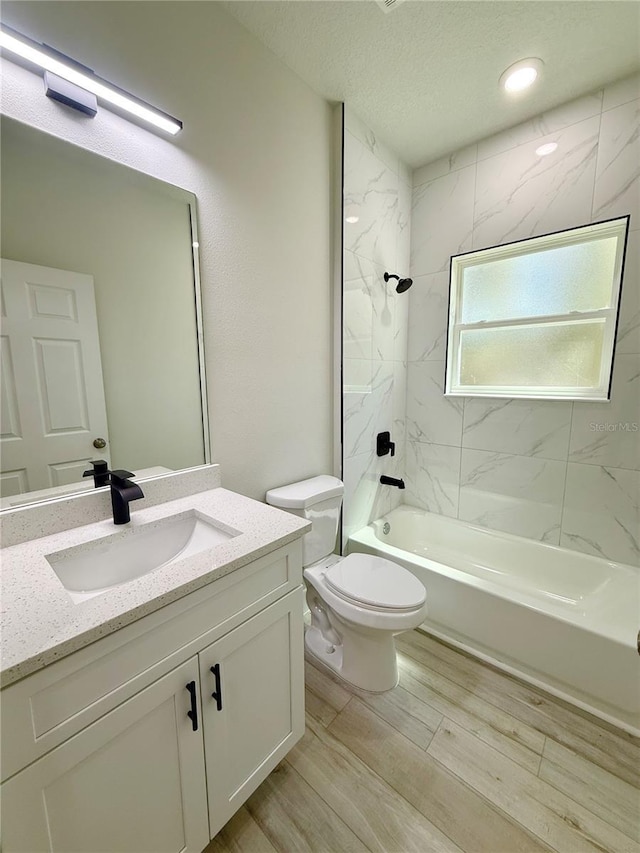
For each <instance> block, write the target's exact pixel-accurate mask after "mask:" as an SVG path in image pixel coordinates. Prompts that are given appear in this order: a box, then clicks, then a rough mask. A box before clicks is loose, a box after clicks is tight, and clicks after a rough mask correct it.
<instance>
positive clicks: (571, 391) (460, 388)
mask: <svg viewBox="0 0 640 853" xmlns="http://www.w3.org/2000/svg"><path fill="white" fill-rule="evenodd" d="M628 229H629V217H628V216H625V217H621V218H619V219H612V220H608V221H606V222H597V223H594V224H591V225H585V226H583V227H580V228H572V229H570V230H567V231H561V232H556V233H553V234H545V235H543V236H541V237H533V238H530V239H528V240H520V241H518V242H516V243H509V244H507V245H504V246H495V247H493V248H490V249H482V250H480V251H476V252H468V253H466V254H464V255H454V256H453V257H452V258H451V282H450V289H449V328H448V336H447V367H446V383H445V393H446V394H448V395H452V396H464V397H472V396H482V397H526V398H531V399H556V400H558V399H559V400H607V399H609V394H610V385H611V372H612V368H613V349H614V341H615V335H616V326H617V321H618V306H619V303H620V288H621V285H622V270H623V266H624V252H625V246H626V239H627V232H628Z"/></svg>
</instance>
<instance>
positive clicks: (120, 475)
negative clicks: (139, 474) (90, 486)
mask: <svg viewBox="0 0 640 853" xmlns="http://www.w3.org/2000/svg"><path fill="white" fill-rule="evenodd" d="M129 477H135V474H134V473H133V472H132V471H124V470H123V469H118V470H117V471H111V482H112V483H113V484H114V485H116V486H123V485H124V483H125V480H128V479H129Z"/></svg>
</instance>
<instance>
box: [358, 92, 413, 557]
mask: <svg viewBox="0 0 640 853" xmlns="http://www.w3.org/2000/svg"><path fill="white" fill-rule="evenodd" d="M410 214H411V171H410V170H409V169H408V167H406V166H405V165H404V163H402V162H401V161H400V160H399V158H398V157H397V156H396V155H395V154H394V153H393V152H392V151H391V150H390V149H389V148H387V147H386V146H384V145H382V144H380V142H379V141H378V140H377V139H376V137H375V135H374V134H373V133H372V132H371V131H370V130H369V129H368V128H366V127H365V126H364V125H363V124H362V123H361V122H360V121H359V120H358V119H357V118H356V116H354V115H353V113H352V112H351V110H350V109H349V108H348V107H345V133H344V217H345V221H344V224H343V228H344V241H343V245H344V253H343V291H344V292H343V478H344V483H345V500H344V515H343V541H344V542H346V541H347V539H348V538H349V535H350V533H352V532H354V531H355V530H358V529H360V528H361V527H363V526H364V525H365V524H368V523H369V521H371V520H372V519H373V518H377V517H378V516H379V515H382V514H383V513H385V512H389V511H390V510H391V509H393V508H394V507H396V506H398V504H399V503H400V502H401V495H402V493H401V492H400V491H398V489H396V488H394V487H392V486H381V485H380V483H379V478H380V475H381V474H386V475H388V476H392V477H402V476H403V475H404V468H405V458H404V447H405V440H404V424H405V403H406V375H407V363H406V358H407V320H408V306H409V299H408V298H409V293H405V294H398V293H396V288H395V285H396V282H395V281H394V280H391V281H389V282H385V281H384V273H385V272H389V273H394V274H397V275H399V276H401V277H404V276H407V275H408V274H409V250H410V247H409V239H410V235H409V230H410V229H409V219H410ZM354 220H355V221H354ZM386 430H389V431H390V432H391V439H392V441H394V442H395V445H396V452H395V456H393V457H392V456H390V455H388V456H383V457H378V456H376V452H375V448H376V435H377V434H378V433H379V432H384V431H386Z"/></svg>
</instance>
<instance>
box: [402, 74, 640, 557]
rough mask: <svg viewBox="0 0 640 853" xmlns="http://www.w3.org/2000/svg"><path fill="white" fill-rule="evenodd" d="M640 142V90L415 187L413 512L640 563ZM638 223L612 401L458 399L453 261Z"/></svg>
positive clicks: (564, 116)
mask: <svg viewBox="0 0 640 853" xmlns="http://www.w3.org/2000/svg"><path fill="white" fill-rule="evenodd" d="M639 139H640V80H639V78H637V77H636V78H632V79H630V80H624V81H621V82H620V83H618V84H614V85H612V86H608V87H606V88H605V89H604V90H602V91H599V92H596V93H594V94H593V95H588V96H586V97H583V98H579V99H578V100H575V101H572V102H571V103H568V104H566V105H564V106H561V107H558V108H556V109H554V110H552V111H551V112H548V113H545V114H543V115H541V116H538V117H537V118H535V119H533V120H531V121H529V122H526V123H524V124H521V125H519V126H517V127H514V128H511V129H509V130H507V131H504V132H502V133H499V134H497V135H496V136H493V137H491V138H489V139H484V140H482V141H480V142H478V143H477V144H474V145H471V146H469V147H468V148H465V149H464V150H462V151H457V152H455V153H453V154H451V155H449V156H448V157H444V158H442V159H441V160H438V161H437V162H434V163H431V164H429V165H427V166H424V167H422V168H420V169H418V170H416V172H415V173H414V176H413V201H412V214H411V273H410V274H411V276H412V278H413V279H414V286H413V287H412V289H411V290H410V291H409V293H408V296H409V309H410V310H409V319H408V327H409V328H408V353H407V359H408V372H407V402H406V461H405V469H404V474H405V480H406V484H407V489H406V492H405V493H404V498H403V501H404V502H405V503H407V504H411V505H413V506H417V507H421V508H423V509H426V510H429V511H431V512H436V513H441V514H443V515H447V516H451V517H453V518H459V519H461V520H463V521H468V522H473V523H477V524H480V525H483V526H485V527H489V528H493V529H496V530H502V531H505V532H508V533H514V534H517V535H519V536H525V537H528V538H531V539H538V540H541V541H543V542H547V543H550V544H555V545H557V544H559V545H562V546H563V547H566V548H572V549H575V550H578V551H582V552H584V553H587V554H592V555H596V556H600V557H606V558H609V559H612V560H618V561H620V562H624V563H631V564H632V565H638V564H639V563H640V514H639V503H640V501H639V493H640V473H639V472H640V314H639V311H640V306H639V293H640V281H639V273H640V264H639V254H640V147H639ZM547 142H557V143H558V148H557V150H556V151H555V152H554V153H553V154H551V155H549V156H546V157H540V156H538V155H537V154H536V149H537V148H539V147H540V146H541V145H543V144H544V143H547ZM627 213H631V224H630V229H631V231H630V235H629V244H628V248H627V262H626V269H625V276H624V284H623V292H622V306H621V313H620V324H619V328H618V335H617V343H616V353H615V367H614V380H613V392H612V398H611V401H610V402H605V403H590V402H567V401H555V400H551V401H538V400H504V399H490V398H478V397H476V398H466V399H463V398H452V397H444V395H443V381H444V369H445V363H444V359H445V345H446V329H447V306H448V289H449V259H450V256H451V255H452V254H458V253H460V252H466V251H470V250H472V249H480V248H485V247H488V246H494V245H497V244H501V243H507V242H510V241H514V240H519V239H521V238H525V237H533V236H537V235H540V234H545V233H548V232H551V231H557V230H561V229H564V228H571V227H574V226H578V225H583V224H586V223H588V222H595V221H599V220H604V219H610V218H613V217H616V216H621V215H625V214H627Z"/></svg>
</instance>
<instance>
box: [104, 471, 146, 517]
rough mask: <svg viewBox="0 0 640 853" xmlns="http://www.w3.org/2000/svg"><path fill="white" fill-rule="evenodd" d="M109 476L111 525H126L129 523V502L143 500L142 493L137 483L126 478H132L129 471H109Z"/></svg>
mask: <svg viewBox="0 0 640 853" xmlns="http://www.w3.org/2000/svg"><path fill="white" fill-rule="evenodd" d="M109 474H110V483H111V507H112V508H113V523H114V524H127V523H128V522H129V521H131V513H130V511H129V502H130V501H137V500H139V499H140V498H143V497H144V492H143V491H142V489H141V488H140V486H139V485H138V484H137V483H132V482H131V480H128V479H127V477H133V474H132V473H131V471H110V472H109Z"/></svg>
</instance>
